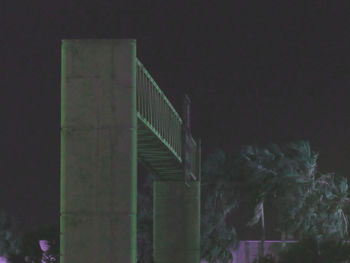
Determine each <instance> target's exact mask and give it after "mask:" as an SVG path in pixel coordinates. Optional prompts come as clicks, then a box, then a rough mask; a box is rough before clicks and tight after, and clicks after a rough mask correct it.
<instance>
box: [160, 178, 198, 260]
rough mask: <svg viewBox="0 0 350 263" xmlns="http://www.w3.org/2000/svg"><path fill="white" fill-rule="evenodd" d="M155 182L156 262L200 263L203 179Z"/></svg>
mask: <svg viewBox="0 0 350 263" xmlns="http://www.w3.org/2000/svg"><path fill="white" fill-rule="evenodd" d="M189 185H190V187H187V186H186V185H185V183H184V182H183V181H180V182H174V181H154V183H153V256H154V262H155V263H179V262H181V263H199V262H200V182H189Z"/></svg>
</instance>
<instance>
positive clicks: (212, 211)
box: [201, 150, 239, 262]
mask: <svg viewBox="0 0 350 263" xmlns="http://www.w3.org/2000/svg"><path fill="white" fill-rule="evenodd" d="M202 180H203V183H202V187H201V196H202V198H201V202H202V206H201V259H205V260H207V261H208V262H215V261H216V260H220V261H221V262H231V260H232V254H231V252H230V250H231V249H235V248H237V246H238V244H239V242H238V238H237V233H236V231H235V229H234V228H232V227H231V228H229V227H228V226H227V224H226V217H227V215H228V213H229V212H230V211H232V209H233V208H235V207H236V206H237V201H236V200H237V195H236V194H235V192H234V189H233V184H232V181H230V180H231V178H230V177H229V176H228V163H227V158H226V156H225V154H224V153H223V151H221V150H216V151H215V152H214V153H212V154H211V155H210V156H209V157H208V158H207V160H206V161H205V162H204V164H203V169H202Z"/></svg>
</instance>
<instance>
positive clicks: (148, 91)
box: [136, 59, 182, 162]
mask: <svg viewBox="0 0 350 263" xmlns="http://www.w3.org/2000/svg"><path fill="white" fill-rule="evenodd" d="M136 97H137V116H138V118H140V119H141V120H143V122H144V123H145V124H146V125H148V126H149V128H150V129H151V130H152V131H153V132H154V133H155V134H156V135H157V136H158V137H159V139H160V140H162V142H163V143H164V144H165V145H167V146H168V148H169V149H170V150H171V151H172V152H173V154H174V155H175V156H176V157H177V159H178V160H179V161H180V162H182V142H181V128H182V119H181V117H180V116H179V114H178V113H177V112H176V110H175V109H174V107H173V105H172V104H171V103H170V102H169V100H168V99H167V97H166V96H165V95H164V93H163V92H162V90H161V89H160V88H159V87H158V85H157V83H156V82H155V81H154V80H153V78H152V76H151V75H150V74H149V73H148V71H147V70H146V68H145V67H144V66H143V65H142V63H141V62H140V61H139V60H138V59H137V70H136Z"/></svg>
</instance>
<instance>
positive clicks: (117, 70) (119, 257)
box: [60, 39, 137, 263]
mask: <svg viewBox="0 0 350 263" xmlns="http://www.w3.org/2000/svg"><path fill="white" fill-rule="evenodd" d="M61 56H62V65H61V74H62V75H61V204H60V206H61V207H60V227H61V235H60V256H61V262H62V263H97V262H104V263H107V262H108V263H110V262H113V263H129V262H131V263H135V262H136V256H137V253H136V244H137V243H136V212H137V205H136V200H137V199H136V197H137V145H136V143H137V137H136V136H137V135H136V134H137V133H136V132H137V119H136V41H135V40H133V39H126V40H113V39H111V40H108V39H101V40H94V39H82V40H63V41H62V53H61Z"/></svg>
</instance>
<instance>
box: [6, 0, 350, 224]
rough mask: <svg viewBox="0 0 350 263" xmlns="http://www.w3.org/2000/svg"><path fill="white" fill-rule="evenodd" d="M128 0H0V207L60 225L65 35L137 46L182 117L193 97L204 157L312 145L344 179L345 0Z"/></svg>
mask: <svg viewBox="0 0 350 263" xmlns="http://www.w3.org/2000/svg"><path fill="white" fill-rule="evenodd" d="M83 2H84V4H83ZM121 2H123V4H119V3H118V1H101V0H100V1H95V2H94V3H92V2H91V1H64V0H61V1H54V0H51V1H42V0H36V1H20V2H19V1H6V0H3V1H0V61H1V63H0V89H1V90H0V91H1V97H0V98H1V103H0V105H1V112H2V113H3V114H2V116H3V117H2V126H1V137H0V138H1V139H0V142H1V162H0V167H1V168H0V169H1V170H0V176H1V181H0V207H2V208H4V209H5V210H7V211H8V212H10V213H12V214H14V215H15V216H18V217H19V218H20V219H21V220H24V221H25V222H26V223H28V224H30V223H34V222H40V223H47V222H59V179H60V178H59V150H60V138H59V136H60V134H59V129H60V47H61V39H80V38H134V39H136V40H137V56H138V58H139V59H140V60H141V62H142V63H143V64H144V65H145V67H146V68H147V69H148V70H149V72H150V73H151V75H152V76H153V78H154V79H155V80H156V82H157V83H158V85H159V86H160V88H161V89H162V90H163V91H164V92H165V94H166V95H167V96H168V98H169V99H170V101H171V102H172V103H173V104H174V106H175V108H176V109H178V111H179V112H180V110H181V103H182V99H183V95H184V93H187V94H189V96H190V98H191V100H192V116H191V117H192V133H193V137H195V138H197V137H200V138H202V146H203V158H205V157H206V156H207V154H208V153H210V152H211V151H212V150H213V149H215V148H221V149H223V150H225V151H226V152H231V153H235V152H238V151H239V150H240V147H241V146H242V145H244V144H250V143H260V144H264V143H269V142H277V143H283V142H289V141H296V140H300V139H306V140H309V141H310V144H311V147H312V149H313V150H315V151H317V152H319V153H320V157H319V169H320V170H321V171H323V172H328V171H334V172H336V173H338V174H342V175H347V174H348V172H349V171H350V168H349V166H348V160H349V153H350V115H349V113H350V112H349V109H350V106H349V105H348V102H349V100H350V96H349V95H350V90H349V85H350V64H349V61H350V34H349V33H350V32H349V29H350V24H349V22H350V8H349V5H347V4H345V2H349V1H320V0H318V1H243V0H240V1H236V0H231V1H227V2H229V5H223V4H221V3H220V2H222V1H206V0H201V1H191V0H187V1H182V0H177V1H174V3H175V4H172V3H171V2H172V1H164V0H162V1H135V2H138V3H137V4H134V3H133V1H121ZM281 2H283V3H281ZM292 2H298V4H296V3H292ZM343 2H344V3H343Z"/></svg>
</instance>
